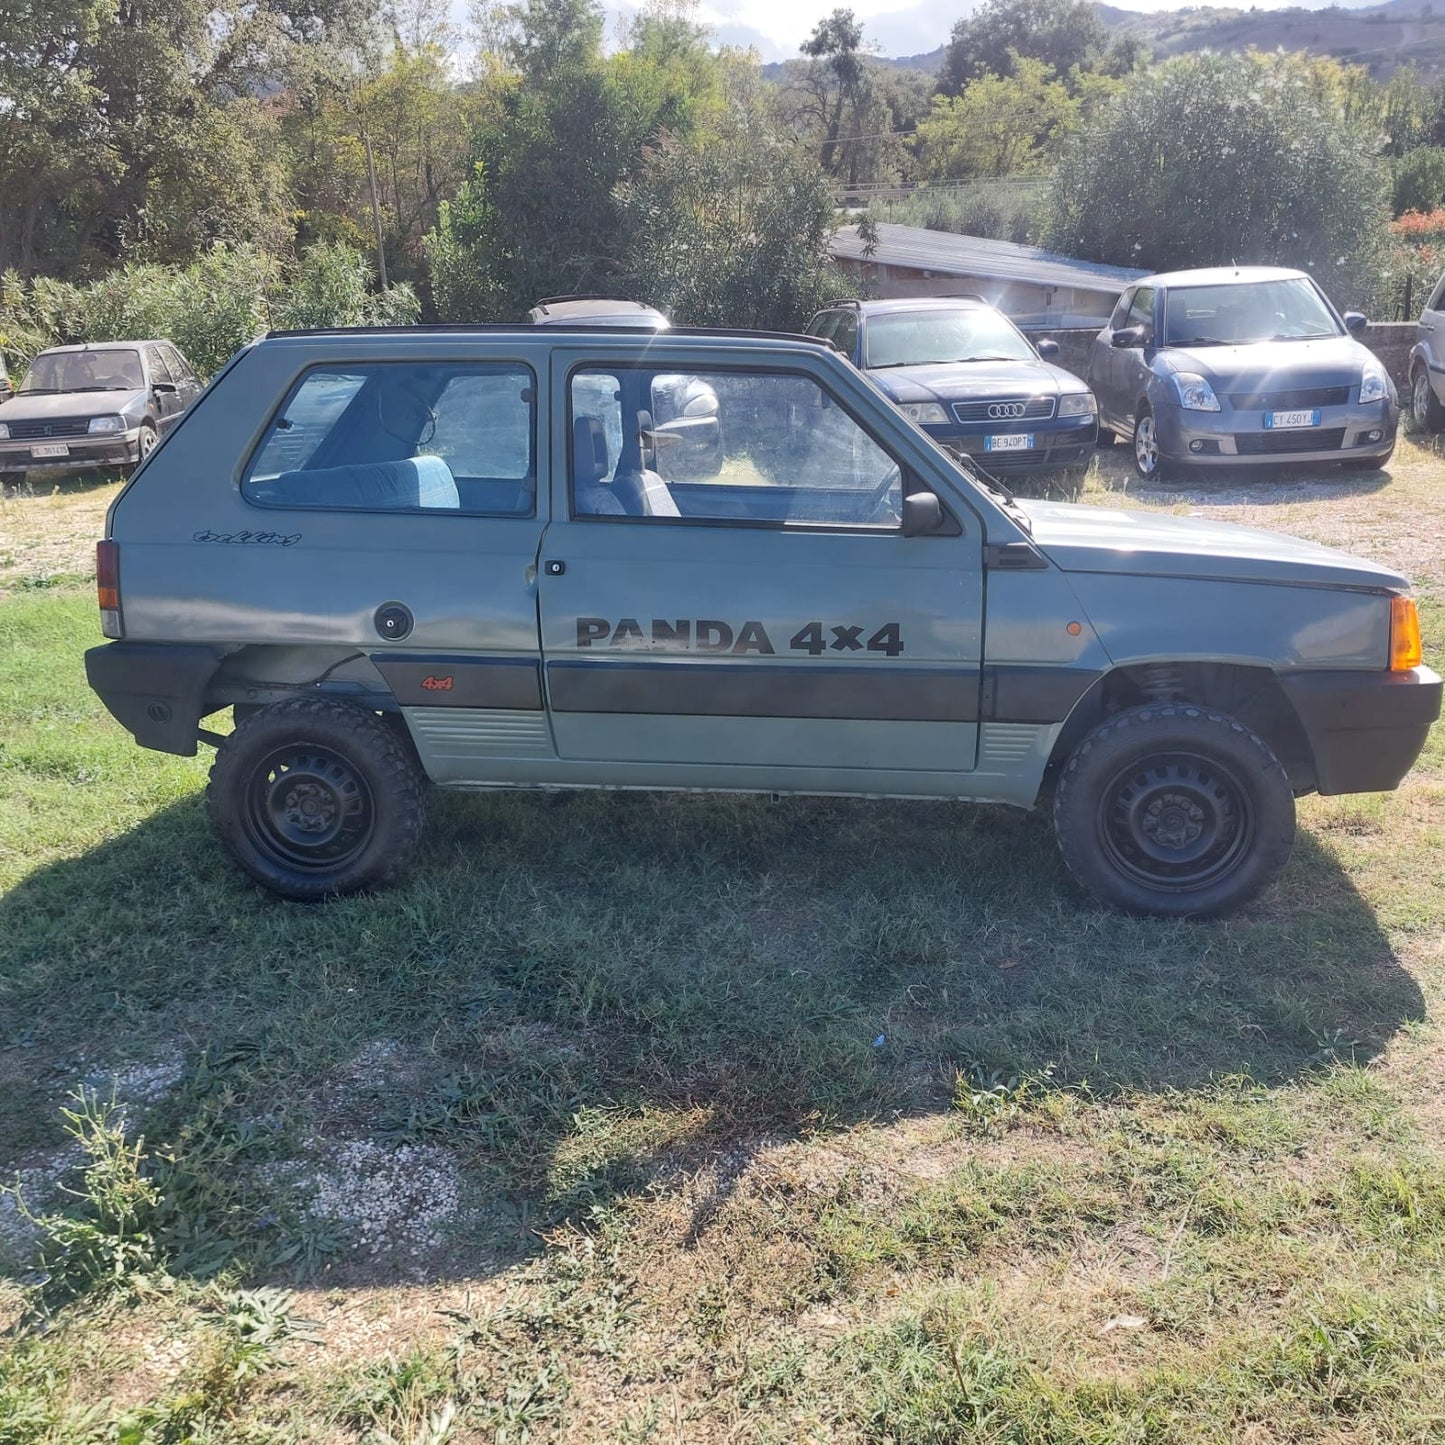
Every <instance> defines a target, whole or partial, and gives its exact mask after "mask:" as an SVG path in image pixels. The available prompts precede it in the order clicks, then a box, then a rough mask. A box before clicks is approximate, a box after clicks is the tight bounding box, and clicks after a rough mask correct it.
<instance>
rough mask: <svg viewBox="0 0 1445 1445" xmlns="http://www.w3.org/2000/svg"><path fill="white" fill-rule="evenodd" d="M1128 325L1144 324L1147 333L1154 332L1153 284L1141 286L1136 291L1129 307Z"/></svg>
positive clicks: (1150, 334)
mask: <svg viewBox="0 0 1445 1445" xmlns="http://www.w3.org/2000/svg"><path fill="white" fill-rule="evenodd" d="M1124 324H1125V325H1126V326H1142V327H1143V328H1144V331H1145V334H1146V335H1148V336H1153V334H1154V288H1153V287H1152V286H1141V287H1140V288H1139V289H1138V290H1137V291H1136V292H1135V293H1134V300H1133V302H1132V303H1131V305H1130V307H1129V315H1128V319H1127V320H1126V321H1125V322H1124Z"/></svg>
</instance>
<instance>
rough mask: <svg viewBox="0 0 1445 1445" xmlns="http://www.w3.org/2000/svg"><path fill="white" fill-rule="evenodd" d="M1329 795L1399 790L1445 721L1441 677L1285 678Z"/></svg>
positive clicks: (1318, 778) (1427, 673)
mask: <svg viewBox="0 0 1445 1445" xmlns="http://www.w3.org/2000/svg"><path fill="white" fill-rule="evenodd" d="M1279 681H1280V686H1281V687H1283V688H1284V691H1285V695H1286V696H1287V697H1288V698H1289V700H1290V702H1291V704H1292V705H1293V706H1294V710H1295V712H1296V713H1297V714H1298V715H1299V720H1300V724H1301V726H1302V727H1303V728H1304V730H1305V735H1306V737H1307V738H1308V739H1309V743H1310V748H1311V750H1312V751H1313V753H1314V760H1315V785H1316V788H1317V789H1318V791H1319V792H1321V793H1324V794H1326V795H1330V794H1335V793H1383V792H1388V791H1389V790H1390V789H1391V788H1395V787H1398V786H1399V784H1400V780H1401V779H1402V778H1403V777H1404V776H1405V774H1406V773H1408V772H1409V771H1410V769H1411V767H1412V766H1413V765H1414V762H1415V759H1416V758H1418V757H1419V756H1420V749H1421V748H1423V747H1424V746H1425V738H1426V736H1427V735H1428V733H1429V731H1430V726H1431V724H1432V723H1433V722H1434V721H1435V720H1436V718H1438V717H1439V716H1440V692H1441V686H1440V677H1439V675H1438V674H1437V673H1435V672H1432V671H1431V670H1430V669H1429V668H1428V667H1417V668H1415V669H1414V670H1413V671H1412V672H1301V673H1296V674H1294V675H1290V674H1288V673H1285V674H1282V675H1281V676H1280V679H1279Z"/></svg>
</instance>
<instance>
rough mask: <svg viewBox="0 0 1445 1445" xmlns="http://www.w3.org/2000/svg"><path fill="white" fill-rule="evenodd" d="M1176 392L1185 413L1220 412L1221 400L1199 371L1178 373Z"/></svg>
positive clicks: (1175, 381)
mask: <svg viewBox="0 0 1445 1445" xmlns="http://www.w3.org/2000/svg"><path fill="white" fill-rule="evenodd" d="M1174 390H1175V391H1177V392H1178V393H1179V405H1180V406H1182V407H1183V408H1184V410H1185V411H1218V410H1219V398H1218V397H1217V396H1215V394H1214V388H1213V387H1212V386H1210V384H1209V383H1208V382H1207V381H1205V379H1204V378H1203V377H1202V376H1200V375H1199V373H1198V372H1197V371H1176V372H1175V373H1174Z"/></svg>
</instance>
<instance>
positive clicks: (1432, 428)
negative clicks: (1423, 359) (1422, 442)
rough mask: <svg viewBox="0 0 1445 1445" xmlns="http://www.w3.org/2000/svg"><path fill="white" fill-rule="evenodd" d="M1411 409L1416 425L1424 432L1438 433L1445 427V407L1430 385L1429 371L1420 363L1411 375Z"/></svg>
mask: <svg viewBox="0 0 1445 1445" xmlns="http://www.w3.org/2000/svg"><path fill="white" fill-rule="evenodd" d="M1410 409H1411V410H1412V411H1413V412H1414V413H1415V425H1416V426H1417V427H1419V428H1420V429H1421V430H1422V431H1429V432H1436V431H1439V430H1440V429H1441V428H1442V427H1445V406H1442V405H1441V403H1440V398H1439V397H1438V396H1436V395H1435V388H1434V387H1433V386H1431V385H1430V373H1429V371H1428V370H1427V369H1426V368H1425V367H1423V366H1421V365H1419V364H1418V363H1417V364H1416V366H1415V369H1414V371H1412V372H1411V373H1410Z"/></svg>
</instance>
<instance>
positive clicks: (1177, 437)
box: [1088, 266, 1400, 478]
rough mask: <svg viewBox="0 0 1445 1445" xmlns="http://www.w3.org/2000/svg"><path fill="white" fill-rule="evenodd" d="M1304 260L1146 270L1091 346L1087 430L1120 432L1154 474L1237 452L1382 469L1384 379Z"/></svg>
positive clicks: (1388, 386) (1355, 321)
mask: <svg viewBox="0 0 1445 1445" xmlns="http://www.w3.org/2000/svg"><path fill="white" fill-rule="evenodd" d="M1365 324H1366V323H1365V318H1364V316H1362V315H1361V314H1360V313H1358V312H1353V311H1351V312H1346V313H1345V315H1344V316H1343V317H1342V316H1340V315H1339V313H1338V312H1336V310H1335V308H1334V307H1333V306H1332V305H1331V304H1330V302H1329V299H1328V298H1327V297H1326V296H1325V294H1324V292H1322V291H1321V290H1320V289H1319V287H1318V286H1317V285H1316V284H1315V283H1314V281H1313V280H1312V279H1311V278H1310V277H1309V276H1307V275H1305V273H1304V272H1302V271H1288V270H1283V269H1281V268H1279V267H1271V266H1239V267H1216V268H1214V269H1209V270H1197V271H1174V272H1170V273H1168V274H1165V275H1159V276H1149V277H1146V278H1145V279H1144V280H1142V281H1139V282H1136V283H1135V284H1133V285H1131V286H1130V287H1129V288H1128V289H1127V290H1126V291H1125V292H1124V294H1123V295H1122V296H1121V297H1120V298H1119V303H1118V305H1117V306H1116V307H1115V309H1114V314H1113V315H1112V316H1111V317H1110V318H1109V324H1108V325H1107V326H1105V327H1104V329H1103V330H1102V331H1100V332H1099V334H1098V336H1097V337H1096V338H1095V340H1094V344H1093V348H1092V350H1091V352H1090V355H1089V364H1088V381H1089V385H1090V386H1091V387H1092V388H1093V391H1094V394H1095V395H1096V396H1097V397H1098V400H1099V438H1100V441H1101V443H1104V444H1106V445H1107V444H1109V443H1111V442H1112V441H1113V440H1114V439H1115V438H1116V437H1126V438H1129V439H1130V440H1131V442H1132V446H1133V456H1134V467H1135V470H1136V471H1137V472H1138V473H1139V475H1140V476H1141V477H1146V478H1153V477H1160V476H1163V475H1166V474H1167V473H1169V472H1171V471H1173V472H1179V471H1182V470H1186V469H1188V468H1200V469H1203V468H1219V467H1237V466H1239V465H1241V464H1245V463H1250V462H1254V463H1258V462H1262V461H1269V462H1338V463H1340V464H1342V465H1343V466H1346V467H1356V468H1371V467H1382V466H1384V465H1385V464H1386V463H1387V462H1388V461H1389V460H1390V456H1391V453H1392V452H1393V451H1394V448H1395V433H1396V430H1397V428H1398V425H1399V420H1400V406H1399V398H1398V396H1397V395H1396V392H1395V384H1394V382H1393V381H1391V380H1390V377H1389V374H1388V373H1387V372H1386V370H1385V368H1384V366H1383V365H1382V364H1381V362H1380V361H1379V359H1378V358H1377V357H1376V356H1375V355H1374V353H1373V352H1371V351H1370V350H1369V349H1368V348H1367V347H1365V346H1362V345H1361V344H1360V343H1359V342H1358V341H1357V340H1355V338H1354V334H1353V333H1355V332H1358V331H1361V330H1363V329H1364V326H1365Z"/></svg>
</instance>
